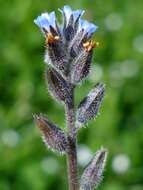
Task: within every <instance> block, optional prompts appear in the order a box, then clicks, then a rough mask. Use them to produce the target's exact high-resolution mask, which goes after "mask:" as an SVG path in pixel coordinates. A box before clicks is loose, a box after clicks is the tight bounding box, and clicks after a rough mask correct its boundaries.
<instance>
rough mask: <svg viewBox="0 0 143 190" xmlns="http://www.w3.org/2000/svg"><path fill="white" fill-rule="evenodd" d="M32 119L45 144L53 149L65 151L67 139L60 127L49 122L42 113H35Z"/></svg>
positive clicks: (60, 151)
mask: <svg viewBox="0 0 143 190" xmlns="http://www.w3.org/2000/svg"><path fill="white" fill-rule="evenodd" d="M34 120H35V122H36V124H37V125H38V127H39V129H40V131H41V133H42V139H43V141H44V143H45V144H46V146H48V148H49V149H51V150H53V151H57V152H59V153H65V151H66V149H67V139H66V136H65V134H64V132H63V131H62V129H60V128H58V127H57V126H56V125H55V124H53V123H51V122H50V121H49V120H48V119H47V118H46V117H45V116H43V115H36V114H35V115H34Z"/></svg>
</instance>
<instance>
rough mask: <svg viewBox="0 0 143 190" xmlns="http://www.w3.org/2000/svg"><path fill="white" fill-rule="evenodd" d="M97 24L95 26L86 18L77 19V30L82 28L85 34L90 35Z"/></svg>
mask: <svg viewBox="0 0 143 190" xmlns="http://www.w3.org/2000/svg"><path fill="white" fill-rule="evenodd" d="M97 28H98V26H96V25H95V24H93V23H90V22H88V21H87V20H82V19H80V20H79V28H78V31H79V32H80V31H81V30H84V33H85V34H88V36H91V35H92V34H93V33H94V32H95V31H96V30H97Z"/></svg>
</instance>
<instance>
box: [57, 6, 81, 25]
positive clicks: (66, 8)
mask: <svg viewBox="0 0 143 190" xmlns="http://www.w3.org/2000/svg"><path fill="white" fill-rule="evenodd" d="M59 11H60V12H61V13H62V14H63V15H64V18H65V21H66V25H68V23H69V20H70V18H71V16H73V19H74V22H76V20H77V19H79V18H80V17H81V16H82V15H83V14H84V12H85V11H84V10H75V11H73V10H72V9H71V7H70V6H67V5H65V6H64V7H63V8H62V9H59Z"/></svg>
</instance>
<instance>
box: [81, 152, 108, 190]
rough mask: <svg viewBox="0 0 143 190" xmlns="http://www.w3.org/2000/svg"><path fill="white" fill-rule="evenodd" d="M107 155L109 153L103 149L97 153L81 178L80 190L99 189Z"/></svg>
mask: <svg viewBox="0 0 143 190" xmlns="http://www.w3.org/2000/svg"><path fill="white" fill-rule="evenodd" d="M107 155H108V151H107V150H106V149H103V148H102V149H100V150H98V151H97V152H96V154H95V156H94V157H93V159H92V160H91V162H90V164H89V165H88V166H87V167H86V169H85V170H84V172H83V175H82V176H81V180H80V190H92V189H94V188H97V187H98V185H99V184H100V182H101V181H102V178H103V171H104V168H105V164H106V160H107Z"/></svg>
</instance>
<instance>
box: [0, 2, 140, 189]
mask: <svg viewBox="0 0 143 190" xmlns="http://www.w3.org/2000/svg"><path fill="white" fill-rule="evenodd" d="M65 4H68V5H71V7H73V8H74V9H84V10H86V14H85V16H84V18H86V19H88V20H90V21H92V22H94V23H96V24H97V25H98V26H99V30H98V32H97V33H96V34H95V35H94V38H95V40H96V41H99V42H100V47H99V48H98V49H96V50H95V56H94V58H93V68H92V72H91V74H90V77H89V79H88V80H86V81H85V82H84V83H83V84H82V86H80V87H79V88H78V89H77V90H76V103H77V104H78V103H79V101H80V100H81V98H83V97H84V96H85V95H86V94H87V92H88V91H89V90H90V89H91V88H92V86H94V85H95V84H96V83H97V82H99V81H101V82H104V83H105V84H106V96H105V98H104V101H103V104H102V107H101V110H100V116H98V117H97V119H96V121H91V122H90V123H89V125H88V128H86V129H83V130H82V131H81V132H80V134H79V137H78V142H79V148H78V155H79V165H80V167H79V168H80V174H81V173H82V171H83V168H84V167H85V165H86V164H87V163H88V161H89V159H90V157H91V155H92V154H93V153H94V152H95V151H96V150H97V149H99V148H100V147H101V146H102V145H103V146H104V147H106V148H108V149H109V159H108V162H107V167H106V171H105V177H104V181H103V183H102V184H101V186H100V187H99V189H100V190H127V189H129V190H143V74H142V73H143V72H142V69H143V65H142V61H143V11H142V10H143V1H142V0H136V1H131V0H120V1H115V0H52V1H50V0H43V1H41V0H35V1H34V0H24V1H22V0H6V1H4V0H1V1H0V5H1V6H0V190H25V189H27V190H51V189H55V190H64V189H67V177H66V160H65V157H61V156H60V157H59V156H58V155H56V154H54V153H51V151H49V150H47V149H46V148H45V146H44V145H43V143H42V141H41V138H40V133H39V131H38V129H37V128H36V127H35V125H34V123H33V119H32V113H39V112H42V113H44V114H47V115H48V116H49V118H50V119H51V120H53V121H54V122H55V123H58V124H59V126H60V127H64V123H65V118H64V109H63V106H61V105H58V104H57V103H56V102H55V101H53V99H52V98H51V97H50V96H49V94H48V92H47V89H46V85H45V81H44V70H45V64H44V63H43V58H44V39H43V36H42V34H41V33H40V31H39V29H38V27H36V26H35V25H34V23H33V19H34V18H35V17H37V16H38V15H39V14H40V13H41V12H43V11H46V10H47V11H52V10H56V11H57V9H58V8H61V7H62V6H63V5H65ZM57 14H58V17H59V16H60V14H59V13H57ZM60 19H61V17H60Z"/></svg>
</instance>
